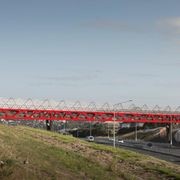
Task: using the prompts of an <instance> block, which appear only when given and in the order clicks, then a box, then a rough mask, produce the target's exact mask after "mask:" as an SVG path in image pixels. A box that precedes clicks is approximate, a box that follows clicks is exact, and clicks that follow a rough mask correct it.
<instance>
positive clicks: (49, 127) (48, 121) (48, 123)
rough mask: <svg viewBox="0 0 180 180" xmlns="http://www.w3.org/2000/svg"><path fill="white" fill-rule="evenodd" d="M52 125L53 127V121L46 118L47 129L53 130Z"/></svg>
mask: <svg viewBox="0 0 180 180" xmlns="http://www.w3.org/2000/svg"><path fill="white" fill-rule="evenodd" d="M51 127H52V121H50V120H46V129H47V130H48V131H51Z"/></svg>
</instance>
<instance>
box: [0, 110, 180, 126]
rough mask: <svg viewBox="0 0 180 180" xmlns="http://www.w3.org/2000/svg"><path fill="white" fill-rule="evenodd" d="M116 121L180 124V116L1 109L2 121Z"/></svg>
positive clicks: (0, 117) (169, 114)
mask: <svg viewBox="0 0 180 180" xmlns="http://www.w3.org/2000/svg"><path fill="white" fill-rule="evenodd" d="M114 116H115V121H116V122H125V123H132V122H137V123H180V114H173V113H166V114H165V113H146V112H112V111H111V112H109V111H107V112H103V111H95V112H94V111H78V110H37V109H34V110H33V109H17V108H0V119H5V120H71V121H99V122H106V121H114Z"/></svg>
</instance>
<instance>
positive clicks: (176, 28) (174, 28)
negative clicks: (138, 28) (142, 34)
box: [158, 17, 180, 35]
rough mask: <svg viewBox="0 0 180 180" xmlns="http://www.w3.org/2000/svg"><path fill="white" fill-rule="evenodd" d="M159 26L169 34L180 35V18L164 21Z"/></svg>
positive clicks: (159, 22)
mask: <svg viewBox="0 0 180 180" xmlns="http://www.w3.org/2000/svg"><path fill="white" fill-rule="evenodd" d="M158 26H159V27H160V28H161V29H163V30H164V31H166V32H168V33H171V34H176V35H180V17H172V18H166V19H162V20H160V21H158Z"/></svg>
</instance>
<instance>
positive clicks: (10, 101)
mask: <svg viewBox="0 0 180 180" xmlns="http://www.w3.org/2000/svg"><path fill="white" fill-rule="evenodd" d="M0 108H9V109H32V110H64V111H68V110H71V111H92V112H93V111H94V112H98V111H99V112H137V113H138V112H139V113H161V114H167V113H168V114H171V113H173V114H174V113H176V114H180V106H179V107H177V108H175V109H173V108H171V107H170V106H166V107H165V108H161V107H159V106H158V105H156V106H154V107H153V108H149V107H148V106H147V105H146V104H145V105H143V106H141V107H140V106H136V105H135V104H131V105H130V106H128V107H127V105H126V106H125V105H123V104H122V103H118V104H109V103H107V102H106V103H104V104H97V103H95V102H90V103H85V102H80V101H76V102H72V101H64V100H61V101H54V100H49V99H45V100H37V99H34V100H33V99H30V98H29V99H15V98H0Z"/></svg>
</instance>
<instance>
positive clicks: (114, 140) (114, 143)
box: [112, 99, 133, 148]
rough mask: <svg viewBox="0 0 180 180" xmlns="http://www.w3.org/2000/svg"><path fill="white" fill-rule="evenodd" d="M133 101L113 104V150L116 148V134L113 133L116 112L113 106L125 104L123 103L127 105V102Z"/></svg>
mask: <svg viewBox="0 0 180 180" xmlns="http://www.w3.org/2000/svg"><path fill="white" fill-rule="evenodd" d="M132 101H133V100H131V99H130V100H128V101H124V102H121V103H118V104H115V105H114V106H113V119H112V120H113V147H114V148H115V147H116V132H115V121H116V110H115V108H114V107H115V106H118V105H119V104H121V105H122V104H125V103H129V102H132Z"/></svg>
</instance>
